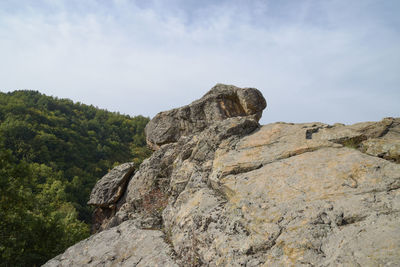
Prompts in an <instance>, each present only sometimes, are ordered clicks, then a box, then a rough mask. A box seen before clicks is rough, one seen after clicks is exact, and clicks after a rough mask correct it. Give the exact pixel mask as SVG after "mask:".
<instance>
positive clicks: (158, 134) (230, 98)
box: [146, 84, 267, 150]
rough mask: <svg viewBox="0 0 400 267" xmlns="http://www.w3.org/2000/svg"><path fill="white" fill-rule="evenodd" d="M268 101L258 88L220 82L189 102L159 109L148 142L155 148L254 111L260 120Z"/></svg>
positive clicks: (149, 130) (149, 124)
mask: <svg viewBox="0 0 400 267" xmlns="http://www.w3.org/2000/svg"><path fill="white" fill-rule="evenodd" d="M266 105H267V104H266V101H265V99H264V97H263V96H262V94H261V93H260V91H258V90H257V89H255V88H238V87H236V86H233V85H223V84H217V85H216V86H214V87H213V88H212V89H211V90H210V91H209V92H208V93H207V94H205V95H204V96H203V97H202V98H201V99H199V100H197V101H194V102H193V103H191V104H190V105H187V106H184V107H181V108H177V109H173V110H169V111H165V112H160V113H158V114H157V115H156V116H155V117H154V118H153V119H152V120H151V121H150V122H149V123H148V124H147V126H146V136H147V143H148V144H149V146H150V147H152V148H153V149H154V150H156V149H158V148H159V146H161V145H163V144H168V143H173V142H177V141H178V140H179V138H180V137H181V136H187V135H191V134H194V133H196V132H200V131H202V130H204V129H205V128H207V127H208V126H209V125H211V124H212V123H214V122H215V121H222V120H224V119H226V118H231V117H237V116H250V115H253V117H254V118H255V119H256V120H257V121H258V120H259V119H260V118H261V113H262V111H263V109H264V108H265V107H266Z"/></svg>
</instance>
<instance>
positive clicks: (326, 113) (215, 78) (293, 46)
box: [0, 0, 400, 123]
mask: <svg viewBox="0 0 400 267" xmlns="http://www.w3.org/2000/svg"><path fill="white" fill-rule="evenodd" d="M354 2H356V1H354ZM71 3H72V4H71ZM143 3H144V2H143ZM143 3H141V2H132V1H123V0H115V1H114V2H113V3H111V2H107V5H105V4H103V3H102V2H100V1H76V2H75V1H73V2H71V1H47V3H46V2H40V5H39V4H38V5H37V6H28V7H25V8H24V9H20V8H18V7H17V8H15V7H10V6H3V7H2V6H0V10H1V9H3V10H4V12H0V39H1V40H2V42H1V43H0V58H1V59H2V62H3V63H2V64H1V65H0V73H2V74H3V77H2V78H1V79H0V89H1V90H3V91H5V90H15V89H23V88H30V89H35V90H39V91H41V92H44V93H47V94H51V95H55V96H58V97H68V98H71V99H73V100H76V101H81V102H84V103H88V104H94V105H97V106H100V107H102V108H107V109H109V110H113V111H120V112H123V113H129V114H131V115H137V114H144V115H146V116H154V115H155V113H157V112H159V111H161V110H165V109H170V108H172V107H177V106H181V105H184V104H187V103H188V102H191V101H193V100H195V99H197V98H198V97H200V96H202V95H203V94H204V93H205V92H206V91H207V90H208V89H209V88H211V87H212V86H213V85H214V84H215V83H217V82H224V83H229V84H235V85H238V86H253V87H257V88H259V89H261V90H262V92H263V94H264V96H265V97H266V98H267V102H268V105H269V107H268V108H267V110H266V111H265V112H264V119H263V121H262V122H264V123H266V122H272V121H295V122H298V121H324V122H335V121H340V122H356V121H362V120H379V119H381V117H384V116H399V115H400V107H399V105H398V102H399V100H400V92H399V91H400V90H399V84H400V78H399V77H398V75H397V73H398V70H399V69H400V51H399V48H398V47H399V45H398V44H399V34H398V32H396V30H395V27H391V26H390V25H389V24H388V23H389V22H390V23H392V24H393V23H396V21H394V22H393V20H391V17H390V16H389V17H387V18H385V17H384V16H383V15H382V16H379V15H376V14H375V13H373V12H372V11H371V8H373V6H372V7H371V5H372V4H371V3H373V1H363V2H357V3H359V4H358V5H355V6H353V7H352V6H347V8H348V9H346V10H344V11H343V10H342V8H343V4H342V3H344V2H343V1H336V2H332V3H333V4H318V5H315V2H313V1H311V2H310V1H303V3H302V4H282V5H278V6H277V5H276V2H272V1H271V2H266V1H258V2H257V3H256V5H250V4H249V3H250V2H246V1H234V2H233V4H232V2H231V1H225V2H222V1H221V4H215V3H214V2H209V3H207V4H206V5H204V6H199V4H197V5H196V6H194V5H195V4H194V3H195V2H190V1H189V4H183V3H182V2H180V1H175V4H171V6H167V5H166V4H165V1H152V2H150V4H146V5H145V4H143ZM265 3H267V4H265ZM289 3H293V1H290V2H289ZM306 3H308V4H306ZM324 3H325V2H324ZM364 3H367V4H364ZM274 5H275V6H274ZM6 9H7V10H6ZM358 9H361V11H364V13H359V12H358V13H357V12H356V10H358ZM317 11H318V12H317ZM383 11H386V9H383ZM383 11H382V12H383ZM315 12H317V13H315ZM368 12H370V13H371V12H372V13H371V14H369V13H368ZM372 14H373V15H372ZM385 14H386V13H385ZM353 17H355V18H353ZM357 18H358V20H357Z"/></svg>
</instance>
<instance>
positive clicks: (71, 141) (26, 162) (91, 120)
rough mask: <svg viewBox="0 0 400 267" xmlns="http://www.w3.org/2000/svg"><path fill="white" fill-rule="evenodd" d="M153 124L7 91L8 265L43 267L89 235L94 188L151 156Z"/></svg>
mask: <svg viewBox="0 0 400 267" xmlns="http://www.w3.org/2000/svg"><path fill="white" fill-rule="evenodd" d="M148 121H149V119H148V118H146V117H143V116H135V117H130V116H128V115H121V114H119V113H115V112H109V111H107V110H103V109H99V108H97V107H94V106H88V105H85V104H81V103H74V102H73V101H71V100H69V99H58V98H55V97H49V96H46V95H44V94H41V93H39V92H38V91H29V90H22V91H14V92H11V93H0V151H1V152H0V169H1V184H0V185H1V187H0V190H1V195H0V197H1V203H0V212H1V214H0V215H1V217H0V218H1V219H0V220H1V221H0V231H1V233H0V234H1V237H0V240H1V241H0V255H2V256H1V260H0V262H5V263H6V265H7V262H8V264H9V265H10V266H11V265H15V264H17V265H35V264H41V263H43V262H44V261H45V260H46V259H48V258H49V257H51V256H54V255H56V254H57V253H59V252H61V251H63V249H65V247H66V246H68V245H71V244H73V243H75V242H76V241H78V240H79V239H82V238H85V237H87V235H88V233H89V232H88V229H89V228H88V226H87V224H89V223H90V221H91V208H90V207H88V206H87V205H86V202H87V201H88V199H89V194H90V191H91V189H92V188H93V186H94V184H95V183H96V181H97V180H98V179H100V178H101V177H102V176H103V175H104V174H106V173H107V171H108V170H110V169H111V168H112V167H113V166H116V165H118V164H119V163H123V162H128V161H135V162H137V163H140V162H141V161H142V160H143V159H144V158H146V157H148V156H149V155H150V151H149V150H148V149H147V148H146V141H145V136H144V127H145V126H146V124H147V122H148ZM41 201H42V202H43V203H41ZM61 211H62V212H61ZM60 212H61V213H60ZM28 215H29V216H30V215H34V216H33V217H32V218H30V217H29V216H28ZM54 216H55V217H54ZM57 216H58V217H57ZM63 220H64V221H63ZM66 220H69V221H68V222H67V221H66ZM83 222H84V223H83ZM46 223H48V224H49V225H47V226H48V227H47V226H46ZM17 224H18V225H17ZM24 227H25V228H27V229H25V230H26V234H25V237H24V235H23V234H22V233H23V232H24V229H22V228H24ZM46 227H47V228H46ZM28 228H29V229H28ZM60 228H63V229H60ZM67 228H68V229H67ZM41 231H43V232H41ZM35 232H36V233H35ZM33 233H35V234H33ZM67 237H68V238H67ZM35 238H36V239H37V240H35ZM40 238H42V239H40ZM63 238H66V239H65V240H64V241H65V242H64V241H62V240H63ZM25 239H26V240H25ZM29 239H31V240H29ZM32 239H33V240H32ZM45 239H46V240H45ZM57 240H58V241H57ZM32 242H33V243H32ZM46 242H47V243H46ZM52 242H54V244H53V243H52ZM57 242H59V243H60V242H61V243H62V242H64V244H61V245H57V247H53V248H52V249H50V246H52V244H53V245H55V244H56V243H57ZM45 243H46V244H45ZM46 249H47V251H46ZM22 255H23V256H22ZM14 256H19V258H25V259H24V260H22V261H20V262H16V261H15V260H16V259H13V257H14ZM13 260H14V262H13Z"/></svg>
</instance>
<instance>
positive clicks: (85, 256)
mask: <svg viewBox="0 0 400 267" xmlns="http://www.w3.org/2000/svg"><path fill="white" fill-rule="evenodd" d="M171 255H173V252H172V250H171V248H170V247H169V245H168V244H166V243H165V241H164V234H163V233H162V232H160V231H155V230H141V229H137V228H136V227H135V226H134V224H133V223H132V222H124V223H122V224H121V225H119V226H117V227H114V228H112V229H109V230H106V231H103V232H101V233H98V234H96V235H93V236H91V237H89V238H88V239H85V240H83V241H81V242H79V243H78V244H76V245H74V246H72V247H70V248H69V249H67V250H66V251H65V252H64V254H62V255H59V256H57V257H55V258H54V259H52V260H50V261H48V262H47V263H46V264H45V265H44V266H49V267H51V266H137V267H139V266H143V267H145V266H146V267H147V266H159V267H164V266H171V267H172V266H177V265H176V264H175V263H174V261H173V260H172V259H171Z"/></svg>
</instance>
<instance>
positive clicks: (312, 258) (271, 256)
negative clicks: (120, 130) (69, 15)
mask: <svg viewBox="0 0 400 267" xmlns="http://www.w3.org/2000/svg"><path fill="white" fill-rule="evenodd" d="M265 106H266V102H265V99H264V98H263V97H262V95H261V93H260V92H259V91H258V90H256V89H251V88H245V89H241V88H237V87H234V86H225V85H217V86H216V87H214V88H213V89H211V91H210V92H209V93H207V94H206V95H205V96H204V97H203V98H201V99H200V100H197V101H195V102H193V103H192V104H190V105H188V106H185V107H182V108H179V109H174V110H171V111H167V112H162V113H159V114H158V115H157V116H156V117H155V118H154V119H153V120H152V121H151V122H150V123H149V125H148V126H147V128H146V133H147V140H148V143H149V145H150V146H151V147H152V148H153V149H154V150H155V152H154V153H153V155H152V156H151V157H150V158H149V159H147V160H145V161H144V162H143V163H142V164H141V166H140V167H139V168H138V170H137V171H136V172H135V174H134V176H133V177H132V178H131V179H130V180H129V183H128V184H127V186H126V190H125V191H124V192H123V195H121V196H120V197H118V200H117V202H115V203H114V202H113V203H112V205H113V207H115V212H114V213H113V215H112V216H111V219H110V221H109V222H110V223H107V224H105V225H104V227H103V228H104V229H105V230H104V231H102V232H100V233H97V234H95V235H93V236H91V237H90V238H89V239H86V240H84V241H82V242H80V243H78V244H76V245H75V246H73V247H71V248H69V249H68V250H67V251H66V252H65V253H64V254H62V255H60V256H58V257H56V258H54V259H53V260H51V261H50V262H48V263H47V265H48V266H70V265H86V264H89V265H90V264H92V265H96V264H101V265H104V266H111V265H126V266H136V265H138V266H174V265H177V266H398V265H400V165H399V163H400V161H399V155H400V118H386V119H383V120H382V121H380V122H365V123H358V124H354V125H350V126H346V125H343V124H335V125H327V124H323V123H303V124H292V123H272V124H268V125H265V126H260V125H259V124H258V120H259V118H260V117H261V112H262V110H263V109H264V108H265ZM102 183H103V185H101V184H102ZM105 184H106V183H104V182H99V184H98V185H97V186H98V188H103V187H104V186H106V185H105ZM94 191H96V190H94ZM97 191H100V192H102V191H105V189H101V190H97ZM114 191H115V190H114ZM117 191H118V190H117ZM111 195H112V194H111ZM112 198H113V197H112V196H108V197H103V198H102V199H104V200H102V201H98V202H96V203H103V202H104V203H106V202H107V200H106V199H112ZM93 203H94V202H93ZM111 222H112V223H111ZM117 236H118V238H117ZM153 240H155V241H153ZM155 251H157V252H158V253H155ZM102 255H103V256H102ZM135 264H136V265H135Z"/></svg>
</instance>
